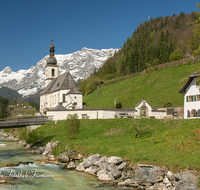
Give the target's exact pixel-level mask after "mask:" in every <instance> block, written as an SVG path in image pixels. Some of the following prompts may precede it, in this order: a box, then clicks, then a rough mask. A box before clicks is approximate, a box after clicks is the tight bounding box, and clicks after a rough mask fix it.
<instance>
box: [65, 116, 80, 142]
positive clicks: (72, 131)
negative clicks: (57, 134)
mask: <svg viewBox="0 0 200 190" xmlns="http://www.w3.org/2000/svg"><path fill="white" fill-rule="evenodd" d="M65 125H66V131H67V136H68V138H69V139H76V135H77V134H78V133H79V129H80V126H81V123H80V120H79V119H78V115H77V114H74V115H71V114H69V115H68V116H67V120H66V124H65Z"/></svg>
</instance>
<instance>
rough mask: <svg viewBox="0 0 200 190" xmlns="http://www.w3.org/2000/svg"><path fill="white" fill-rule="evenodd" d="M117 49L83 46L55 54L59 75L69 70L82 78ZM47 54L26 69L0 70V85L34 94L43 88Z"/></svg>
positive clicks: (76, 78) (74, 76)
mask: <svg viewBox="0 0 200 190" xmlns="http://www.w3.org/2000/svg"><path fill="white" fill-rule="evenodd" d="M117 51H118V49H101V50H97V49H88V48H83V49H82V50H81V51H76V52H74V53H71V54H66V55H59V54H58V55H57V54H55V57H56V59H57V63H58V66H59V75H61V74H63V73H65V72H66V71H69V72H70V73H71V75H72V76H73V78H74V80H75V81H77V80H79V79H84V78H87V77H89V76H90V74H91V73H92V72H93V71H94V69H95V68H99V67H100V66H101V65H102V64H103V63H104V62H105V61H106V60H107V59H108V58H109V57H111V56H113V54H114V53H115V52H117ZM48 56H49V55H47V56H45V57H44V58H43V59H41V60H40V61H39V62H38V63H37V64H36V66H35V67H34V66H32V67H31V68H30V69H28V70H19V71H17V72H13V71H12V70H11V68H10V67H6V68H4V69H3V70H2V71H0V87H2V86H5V87H8V88H11V89H14V90H17V91H18V92H19V93H20V94H22V95H23V96H27V95H31V94H35V93H36V92H38V91H39V90H41V89H44V84H45V66H46V60H47V58H48Z"/></svg>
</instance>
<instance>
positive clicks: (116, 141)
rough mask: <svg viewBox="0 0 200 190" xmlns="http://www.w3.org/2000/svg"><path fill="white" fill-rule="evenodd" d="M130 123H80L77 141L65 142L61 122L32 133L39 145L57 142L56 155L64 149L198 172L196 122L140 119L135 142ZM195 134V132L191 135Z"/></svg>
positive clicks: (199, 132)
mask: <svg viewBox="0 0 200 190" xmlns="http://www.w3.org/2000/svg"><path fill="white" fill-rule="evenodd" d="M133 122H134V120H133V119H108V120H100V119H99V120H81V128H80V133H79V134H78V135H77V139H75V140H68V138H67V136H66V130H65V121H58V123H57V124H55V123H54V122H50V123H48V124H45V125H43V126H42V127H40V128H38V129H36V130H37V132H38V133H41V132H42V131H43V132H44V141H43V145H45V144H46V143H47V142H49V141H51V140H59V142H60V143H59V146H58V147H57V148H56V149H55V150H54V152H53V153H54V154H55V155H58V154H59V153H60V152H63V151H64V149H65V147H66V146H67V145H68V146H69V148H70V150H72V149H74V148H75V149H76V150H77V151H78V152H79V153H85V154H87V155H89V154H96V153H99V154H101V155H107V156H114V155H115V156H121V157H122V158H123V159H125V160H129V161H131V163H132V164H135V163H149V164H155V165H165V166H167V167H168V168H169V169H170V170H172V171H177V170H178V169H183V170H184V169H186V168H187V169H193V168H195V169H197V170H200V160H199V153H200V150H199V145H200V127H199V126H200V120H199V119H195V120H155V119H144V120H143V121H142V127H145V126H146V127H148V128H146V129H145V130H143V131H141V135H140V136H139V138H137V139H135V134H136V133H135V129H134V125H132V123H133ZM195 130H196V131H195Z"/></svg>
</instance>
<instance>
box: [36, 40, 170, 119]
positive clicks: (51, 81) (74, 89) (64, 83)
mask: <svg viewBox="0 0 200 190" xmlns="http://www.w3.org/2000/svg"><path fill="white" fill-rule="evenodd" d="M54 48H55V46H54V45H53V40H52V43H51V45H50V50H49V51H50V55H49V57H48V58H47V65H46V67H45V89H44V90H43V91H42V92H41V93H40V112H41V113H45V112H46V115H47V116H51V117H52V119H53V120H55V121H57V120H65V119H66V118H67V115H68V114H71V115H73V114H77V115H78V118H79V119H111V118H128V117H130V118H135V117H145V118H156V119H163V118H164V117H165V116H166V111H163V110H158V109H154V108H153V107H151V106H150V105H149V104H148V102H147V101H146V100H144V99H143V100H141V101H140V102H139V103H138V104H137V105H136V106H135V109H116V108H111V109H108V108H103V109H102V108H90V109H87V108H82V102H83V101H82V93H81V92H80V89H79V88H78V86H77V84H76V83H75V81H74V79H73V78H72V76H71V74H70V72H66V73H64V74H62V75H60V76H58V69H59V68H58V65H57V60H56V58H55V56H54V51H55V49H54Z"/></svg>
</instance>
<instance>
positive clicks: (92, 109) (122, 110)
mask: <svg viewBox="0 0 200 190" xmlns="http://www.w3.org/2000/svg"><path fill="white" fill-rule="evenodd" d="M57 107H58V106H56V107H55V108H53V109H51V110H48V111H73V110H72V109H67V108H65V107H63V106H62V107H63V108H65V110H61V109H60V108H59V109H58V108H57ZM76 110H77V111H78V110H83V111H95V110H98V111H100V110H107V111H121V112H126V111H127V112H128V111H135V112H136V110H135V109H116V108H83V109H76Z"/></svg>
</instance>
